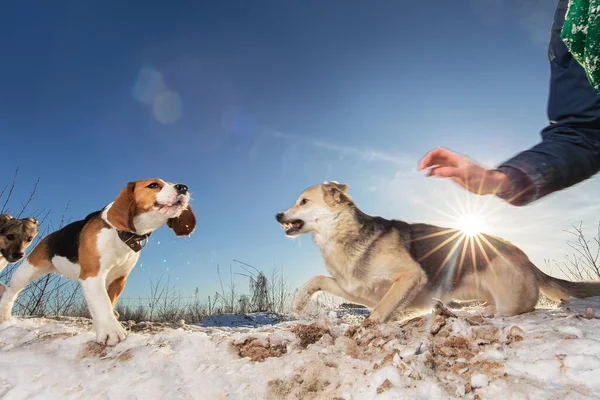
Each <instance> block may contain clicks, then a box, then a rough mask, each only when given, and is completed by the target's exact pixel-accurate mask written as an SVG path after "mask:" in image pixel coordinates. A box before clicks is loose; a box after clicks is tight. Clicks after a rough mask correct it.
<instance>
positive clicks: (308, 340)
mask: <svg viewBox="0 0 600 400" xmlns="http://www.w3.org/2000/svg"><path fill="white" fill-rule="evenodd" d="M290 331H292V333H294V334H295V335H296V336H297V337H298V339H299V340H300V347H301V348H303V349H305V348H306V347H308V345H309V344H313V343H316V342H318V341H319V340H320V339H321V338H322V337H323V335H331V332H330V331H329V329H327V328H325V327H323V326H321V325H319V324H317V323H313V324H310V325H301V324H299V325H294V326H292V327H291V328H290Z"/></svg>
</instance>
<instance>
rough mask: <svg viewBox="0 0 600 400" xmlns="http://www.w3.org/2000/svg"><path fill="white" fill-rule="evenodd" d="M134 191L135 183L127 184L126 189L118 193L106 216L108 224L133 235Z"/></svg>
mask: <svg viewBox="0 0 600 400" xmlns="http://www.w3.org/2000/svg"><path fill="white" fill-rule="evenodd" d="M134 190H135V182H129V183H128V184H127V187H125V188H123V189H122V190H121V193H119V195H118V196H117V198H116V199H115V201H114V202H113V204H112V206H111V207H110V208H109V210H108V213H107V214H106V217H107V218H108V222H110V223H111V224H113V225H114V227H115V228H117V229H119V230H122V231H127V232H133V233H135V226H134V225H133V217H134V216H135V210H136V207H135V199H134V197H133V191H134Z"/></svg>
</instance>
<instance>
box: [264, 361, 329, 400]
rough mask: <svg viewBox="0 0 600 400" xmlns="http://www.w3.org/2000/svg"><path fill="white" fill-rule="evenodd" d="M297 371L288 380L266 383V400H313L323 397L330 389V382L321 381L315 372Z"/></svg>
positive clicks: (315, 370)
mask: <svg viewBox="0 0 600 400" xmlns="http://www.w3.org/2000/svg"><path fill="white" fill-rule="evenodd" d="M319 369H320V368H316V369H313V370H310V371H307V370H304V369H302V370H299V371H298V373H296V374H295V375H293V376H292V377H290V378H289V379H285V380H283V379H274V380H272V381H269V382H267V399H302V400H304V399H307V400H315V399H322V398H328V397H327V396H325V397H324V393H323V392H324V391H326V390H327V389H329V388H330V387H331V382H329V381H328V380H327V379H323V378H322V377H321V376H320V374H319V373H318V372H317V371H318V370H319Z"/></svg>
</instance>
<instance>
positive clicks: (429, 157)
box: [419, 147, 462, 170]
mask: <svg viewBox="0 0 600 400" xmlns="http://www.w3.org/2000/svg"><path fill="white" fill-rule="evenodd" d="M461 160H462V156H460V155H459V154H456V153H454V152H452V151H450V150H447V149H445V148H443V147H438V148H435V149H433V150H431V151H430V152H429V153H427V154H426V155H425V157H423V158H422V159H421V162H420V163H419V169H420V170H424V169H426V168H430V167H433V166H436V165H440V166H453V167H456V166H458V163H459V162H460V161H461Z"/></svg>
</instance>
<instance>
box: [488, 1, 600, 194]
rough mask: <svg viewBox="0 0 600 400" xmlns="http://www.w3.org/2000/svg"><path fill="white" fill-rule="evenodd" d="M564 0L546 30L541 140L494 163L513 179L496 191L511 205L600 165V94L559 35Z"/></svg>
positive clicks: (574, 181)
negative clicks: (547, 85) (545, 94)
mask: <svg viewBox="0 0 600 400" xmlns="http://www.w3.org/2000/svg"><path fill="white" fill-rule="evenodd" d="M567 5H568V0H560V1H559V2H558V7H557V9H556V13H555V15H554V21H553V24H552V32H551V35H550V46H549V50H548V58H549V60H550V94H549V96H548V119H549V120H550V123H549V125H548V126H547V127H546V128H544V130H543V131H542V141H541V143H539V144H538V145H536V146H534V147H533V148H531V149H529V150H526V151H523V152H521V153H519V154H517V155H516V156H515V157H513V158H512V159H510V160H508V161H505V162H504V163H502V164H501V165H500V166H499V167H498V168H497V169H498V170H499V171H502V172H504V173H505V174H506V175H507V176H508V178H509V180H510V182H511V183H512V188H511V189H509V190H505V191H503V192H500V193H497V196H499V197H500V198H502V199H504V200H507V201H509V202H510V203H511V204H514V205H518V206H520V205H525V204H529V203H531V202H533V201H535V200H538V199H540V198H542V197H543V196H546V195H548V194H550V193H552V192H556V191H558V190H561V189H565V188H567V187H570V186H573V185H575V184H577V183H579V182H581V181H583V180H585V179H588V178H590V177H591V176H592V175H594V174H596V173H597V172H598V171H600V96H599V95H598V94H596V92H595V91H594V89H593V88H592V86H591V85H590V83H589V81H588V78H587V75H586V73H585V70H584V69H583V68H582V67H581V65H579V63H578V62H577V61H576V60H575V59H574V58H573V57H572V55H571V54H570V53H569V51H568V49H567V47H566V46H565V44H564V43H563V42H562V39H561V37H560V32H561V29H562V26H563V23H564V18H565V12H566V10H567Z"/></svg>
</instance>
